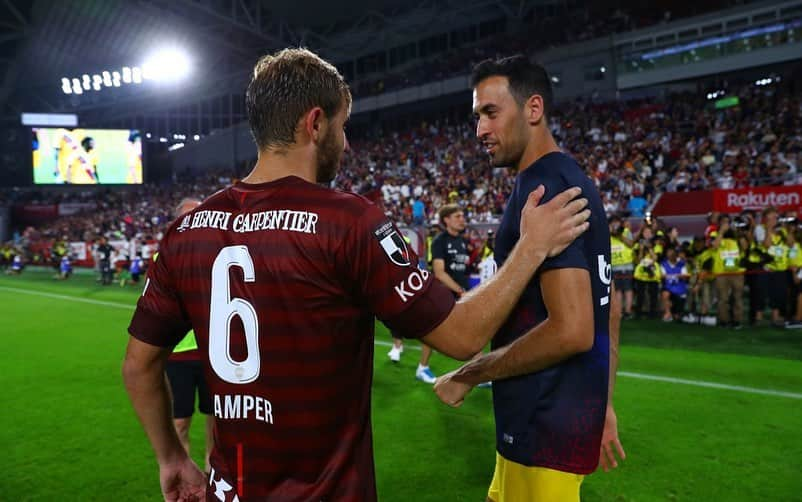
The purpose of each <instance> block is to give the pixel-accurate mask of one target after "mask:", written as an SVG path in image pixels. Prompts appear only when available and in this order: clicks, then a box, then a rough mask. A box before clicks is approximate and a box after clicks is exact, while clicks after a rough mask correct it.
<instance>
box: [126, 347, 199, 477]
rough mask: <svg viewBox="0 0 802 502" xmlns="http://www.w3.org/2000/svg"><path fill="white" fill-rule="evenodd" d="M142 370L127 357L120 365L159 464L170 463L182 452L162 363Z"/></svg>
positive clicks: (183, 454) (132, 401)
mask: <svg viewBox="0 0 802 502" xmlns="http://www.w3.org/2000/svg"><path fill="white" fill-rule="evenodd" d="M151 366H152V367H147V368H146V369H145V370H143V369H141V368H136V367H134V366H133V365H132V364H130V363H129V361H126V362H125V363H124V365H123V378H124V380H125V388H126V390H127V391H128V395H129V397H130V398H131V403H132V404H133V406H134V410H135V411H136V414H137V416H138V417H139V421H140V422H141V423H142V427H143V428H144V429H145V433H146V434H147V436H148V439H150V443H151V445H152V446H153V450H154V452H155V453H156V459H157V460H158V461H159V464H165V463H170V462H173V461H175V460H178V459H181V458H182V457H183V456H186V451H184V448H183V447H182V446H181V442H180V441H179V439H178V435H177V434H176V431H175V427H174V425H173V419H172V415H173V413H172V400H171V398H170V392H169V387H168V386H167V381H166V377H165V375H164V370H163V367H162V365H155V364H154V365H151Z"/></svg>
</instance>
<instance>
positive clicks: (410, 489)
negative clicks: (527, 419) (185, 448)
mask: <svg viewBox="0 0 802 502" xmlns="http://www.w3.org/2000/svg"><path fill="white" fill-rule="evenodd" d="M18 290H24V291H30V292H44V293H48V294H51V295H62V296H66V297H68V298H82V299H89V300H92V301H99V302H110V303H112V304H119V305H118V306H114V305H99V304H89V303H82V302H76V301H70V300H67V299H63V298H55V297H46V296H38V295H31V294H26V293H24V292H23V291H18ZM137 294H138V288H132V287H128V288H120V287H118V286H110V287H105V288H104V287H101V286H98V285H96V284H95V283H94V279H93V277H92V276H91V275H87V274H84V275H79V276H77V277H73V278H72V279H71V280H69V281H66V282H60V281H54V280H53V279H52V278H51V277H50V274H49V273H45V272H34V271H27V272H26V273H25V274H24V275H23V276H20V277H7V276H2V277H0V337H2V340H3V342H4V349H3V350H2V351H0V368H2V370H1V371H2V372H0V379H2V380H1V382H0V383H2V388H3V392H2V398H0V406H2V410H3V412H2V414H0V445H3V447H4V449H5V450H6V458H5V461H4V462H3V464H2V465H3V471H4V472H3V487H2V491H0V500H41V501H52V500H82V501H83V500H104V501H105V500H115V502H122V501H147V500H159V493H158V477H157V470H156V465H155V461H154V459H153V456H152V454H151V451H150V448H149V446H148V443H147V441H146V439H145V436H144V434H143V432H142V430H141V428H140V427H139V425H138V423H137V421H136V419H135V417H134V414H133V411H132V409H131V407H130V405H129V404H128V400H127V397H126V395H125V392H124V390H123V386H122V383H121V379H120V371H119V369H120V361H121V359H122V354H123V351H124V348H125V343H126V340H127V335H126V333H125V329H126V326H127V323H128V321H129V319H130V316H131V313H132V308H133V304H134V302H135V301H136V297H137ZM622 337H623V340H624V346H623V347H622V361H621V370H622V371H626V372H630V373H637V374H648V375H660V376H668V377H675V378H683V379H691V380H703V381H709V382H717V383H723V384H729V385H738V386H745V387H753V388H760V389H773V390H780V391H787V392H793V393H797V394H799V393H802V331H781V330H773V329H768V328H763V329H756V330H744V331H730V330H725V329H713V328H699V327H688V326H678V325H666V324H662V323H657V322H631V323H627V324H625V327H624V332H623V334H622ZM377 340H378V341H380V342H383V343H387V342H389V341H390V338H389V335H388V334H387V332H386V330H384V329H383V328H382V327H381V326H380V325H379V329H378V331H377ZM414 345H415V344H414V342H412V343H409V344H408V350H407V351H406V352H405V353H404V356H403V358H402V360H401V362H400V363H399V364H392V363H390V362H389V360H388V359H387V357H386V355H385V354H386V352H387V347H386V346H382V345H379V346H377V347H376V356H375V372H374V392H373V429H374V443H375V444H374V446H375V452H376V470H377V477H378V489H379V498H380V500H382V501H405V502H406V501H410V500H415V501H420V500H423V501H451V500H465V501H478V500H483V498H484V494H485V490H486V488H487V485H488V483H489V481H490V477H491V474H492V469H493V455H494V453H493V449H494V445H493V419H492V412H491V400H490V392H489V391H487V390H483V389H477V390H475V391H474V392H473V393H472V394H471V395H470V396H469V398H468V399H467V400H466V403H465V405H464V406H463V407H462V408H460V409H457V410H453V409H450V408H447V407H445V406H443V405H441V404H440V403H439V402H438V401H437V399H436V398H435V396H434V394H433V393H432V392H431V389H430V388H429V387H428V386H426V385H423V384H421V383H419V382H417V381H415V380H414V376H413V375H414V369H415V365H416V363H417V357H418V355H419V352H417V351H415V350H414V349H413V347H414ZM432 367H433V369H434V370H435V371H437V372H442V371H444V370H447V369H450V368H453V367H455V363H454V362H451V361H449V360H447V359H446V358H444V357H441V356H438V355H435V356H434V357H433V360H432ZM616 408H617V410H618V416H619V423H620V432H621V437H622V441H623V443H624V446H625V448H626V450H627V453H628V455H629V458H628V459H627V461H626V462H624V464H623V466H622V467H621V468H620V469H619V470H618V471H616V472H613V473H608V474H605V473H597V474H594V475H592V476H590V477H589V478H588V479H587V480H586V481H585V483H584V485H583V492H582V493H583V500H585V501H652V500H688V501H710V500H713V501H717V502H725V501H753V500H761V501H763V500H765V501H788V500H802V476H800V475H799V474H798V470H799V466H800V465H802V400H800V399H792V398H787V397H778V396H766V395H756V394H749V393H743V392H736V391H732V390H724V389H712V388H701V387H694V386H688V385H681V384H676V383H668V382H656V381H648V380H642V379H637V378H633V377H624V376H622V377H620V378H619V385H618V387H617V390H616ZM202 436H203V434H202V422H201V421H200V420H197V421H196V422H195V424H193V429H192V439H193V442H194V444H196V445H200V444H201V441H202ZM193 454H194V456H195V457H196V459H198V460H199V457H200V455H201V452H200V451H199V450H198V451H194V452H193Z"/></svg>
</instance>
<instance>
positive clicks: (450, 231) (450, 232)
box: [446, 228, 460, 237]
mask: <svg viewBox="0 0 802 502" xmlns="http://www.w3.org/2000/svg"><path fill="white" fill-rule="evenodd" d="M446 233H447V234H448V235H450V236H451V237H456V236H458V235H459V234H460V232H459V230H452V229H450V228H446Z"/></svg>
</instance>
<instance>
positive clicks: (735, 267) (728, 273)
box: [710, 216, 744, 329]
mask: <svg viewBox="0 0 802 502" xmlns="http://www.w3.org/2000/svg"><path fill="white" fill-rule="evenodd" d="M710 236H711V237H713V238H714V240H713V250H714V254H713V274H714V275H715V277H716V281H715V282H716V294H717V296H718V321H719V325H720V326H724V327H732V328H734V329H741V328H742V327H743V325H742V324H741V323H742V322H743V310H744V300H743V295H744V268H743V267H742V266H741V260H742V258H743V250H742V249H741V244H739V242H738V236H737V235H736V233H735V230H734V229H733V228H732V227H731V226H730V219H729V217H727V216H722V217H721V218H720V219H719V228H718V231H716V232H713V233H711V234H710ZM730 301H732V302H733V303H732V314H733V319H732V321H730Z"/></svg>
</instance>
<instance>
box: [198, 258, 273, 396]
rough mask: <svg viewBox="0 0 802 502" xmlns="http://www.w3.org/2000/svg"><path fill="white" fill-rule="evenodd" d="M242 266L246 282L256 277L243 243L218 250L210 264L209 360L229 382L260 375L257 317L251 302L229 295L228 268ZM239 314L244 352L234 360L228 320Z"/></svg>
mask: <svg viewBox="0 0 802 502" xmlns="http://www.w3.org/2000/svg"><path fill="white" fill-rule="evenodd" d="M234 266H236V267H239V268H241V269H242V272H243V276H244V279H245V282H254V281H255V280H256V278H255V274H254V267H253V259H252V258H251V254H250V253H249V252H248V248H247V247H246V246H228V247H225V248H223V249H222V250H220V253H219V254H218V255H217V258H215V260H214V265H213V266H212V291H211V293H212V303H211V305H210V307H209V361H210V362H211V365H212V369H213V370H214V372H215V373H217V375H218V376H219V377H220V378H222V379H223V380H224V381H226V382H228V383H234V384H244V383H250V382H253V381H254V380H256V379H257V378H259V371H260V369H261V367H260V355H259V321H258V319H257V318H256V310H255V309H254V308H253V305H251V304H250V303H248V302H247V301H245V300H243V299H242V298H231V289H230V286H231V285H230V283H229V273H228V270H229V269H230V268H231V267H234ZM234 316H239V318H240V320H241V321H242V326H243V328H244V329H245V347H246V350H247V356H246V357H245V360H244V361H235V360H234V359H233V358H232V357H231V352H230V350H229V348H230V346H231V321H232V320H233V318H234Z"/></svg>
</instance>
